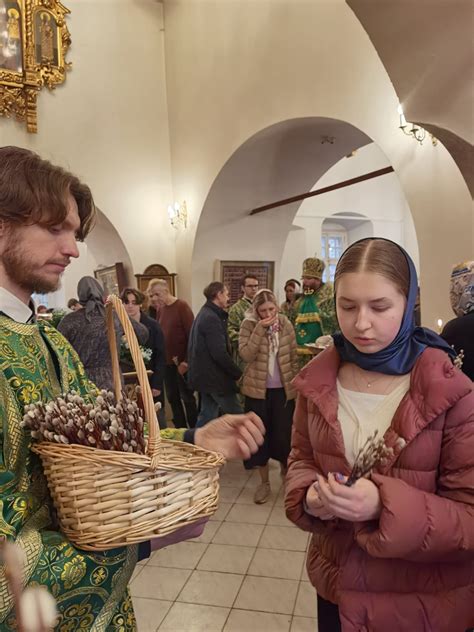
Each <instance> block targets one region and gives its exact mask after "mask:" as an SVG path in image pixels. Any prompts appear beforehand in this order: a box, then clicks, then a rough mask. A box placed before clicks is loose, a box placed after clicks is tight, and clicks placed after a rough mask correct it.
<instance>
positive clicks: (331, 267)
mask: <svg viewBox="0 0 474 632" xmlns="http://www.w3.org/2000/svg"><path fill="white" fill-rule="evenodd" d="M346 246H347V233H346V231H345V230H341V231H335V230H323V232H322V235H321V259H323V261H324V263H325V264H326V268H325V270H324V273H323V281H324V282H326V281H334V273H335V272H336V265H337V262H338V261H339V259H340V257H341V255H342V253H343V252H344V250H345V249H346Z"/></svg>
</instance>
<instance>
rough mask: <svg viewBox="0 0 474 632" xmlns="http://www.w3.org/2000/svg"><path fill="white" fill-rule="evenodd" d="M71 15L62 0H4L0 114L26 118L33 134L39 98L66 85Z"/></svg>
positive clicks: (0, 16)
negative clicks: (61, 85)
mask: <svg viewBox="0 0 474 632" xmlns="http://www.w3.org/2000/svg"><path fill="white" fill-rule="evenodd" d="M69 13H70V11H69V9H67V8H66V7H65V6H64V5H63V4H62V3H61V2H59V0H0V116H3V117H6V118H14V119H16V120H17V121H20V122H24V123H25V124H26V128H27V130H28V132H31V133H35V132H37V129H38V124H37V97H38V93H39V91H40V90H41V89H42V88H43V87H47V88H49V89H50V90H53V89H54V88H55V87H56V86H58V85H60V84H62V83H63V82H64V80H65V78H66V72H67V71H68V70H69V69H70V67H71V64H70V63H69V62H67V61H66V55H67V52H68V49H69V47H70V45H71V36H70V34H69V30H68V28H67V25H66V15H68V14H69Z"/></svg>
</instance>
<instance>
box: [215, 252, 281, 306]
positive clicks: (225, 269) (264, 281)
mask: <svg viewBox="0 0 474 632" xmlns="http://www.w3.org/2000/svg"><path fill="white" fill-rule="evenodd" d="M274 270H275V262H274V261H218V262H217V270H216V273H217V276H218V278H219V279H220V281H221V282H222V283H224V285H226V286H227V288H228V289H229V294H230V305H233V304H234V303H235V302H237V301H238V300H239V298H240V297H241V296H242V290H241V289H240V286H241V285H242V279H243V277H244V276H245V275H246V274H253V275H254V276H256V277H257V279H258V286H259V288H260V289H262V288H268V289H269V290H272V291H273V279H274Z"/></svg>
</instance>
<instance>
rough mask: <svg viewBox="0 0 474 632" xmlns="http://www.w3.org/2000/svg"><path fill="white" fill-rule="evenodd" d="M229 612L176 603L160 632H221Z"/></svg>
mask: <svg viewBox="0 0 474 632" xmlns="http://www.w3.org/2000/svg"><path fill="white" fill-rule="evenodd" d="M229 610H230V609H229V608H218V607H216V606H200V605H197V604H193V603H175V604H174V606H173V607H172V608H171V610H170V611H169V613H168V615H167V617H166V619H165V620H164V621H163V623H162V624H161V626H160V628H159V629H160V632H221V630H222V628H223V626H224V623H225V622H226V619H227V616H228V614H229ZM139 632H141V630H139Z"/></svg>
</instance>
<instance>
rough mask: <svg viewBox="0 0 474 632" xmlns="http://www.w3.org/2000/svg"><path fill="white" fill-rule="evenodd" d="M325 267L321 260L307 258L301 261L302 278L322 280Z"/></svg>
mask: <svg viewBox="0 0 474 632" xmlns="http://www.w3.org/2000/svg"><path fill="white" fill-rule="evenodd" d="M325 267H326V264H325V263H324V261H322V260H321V259H317V258H316V257H308V258H307V259H305V260H304V261H303V274H302V277H308V278H313V279H322V278H323V272H324V268H325Z"/></svg>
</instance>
